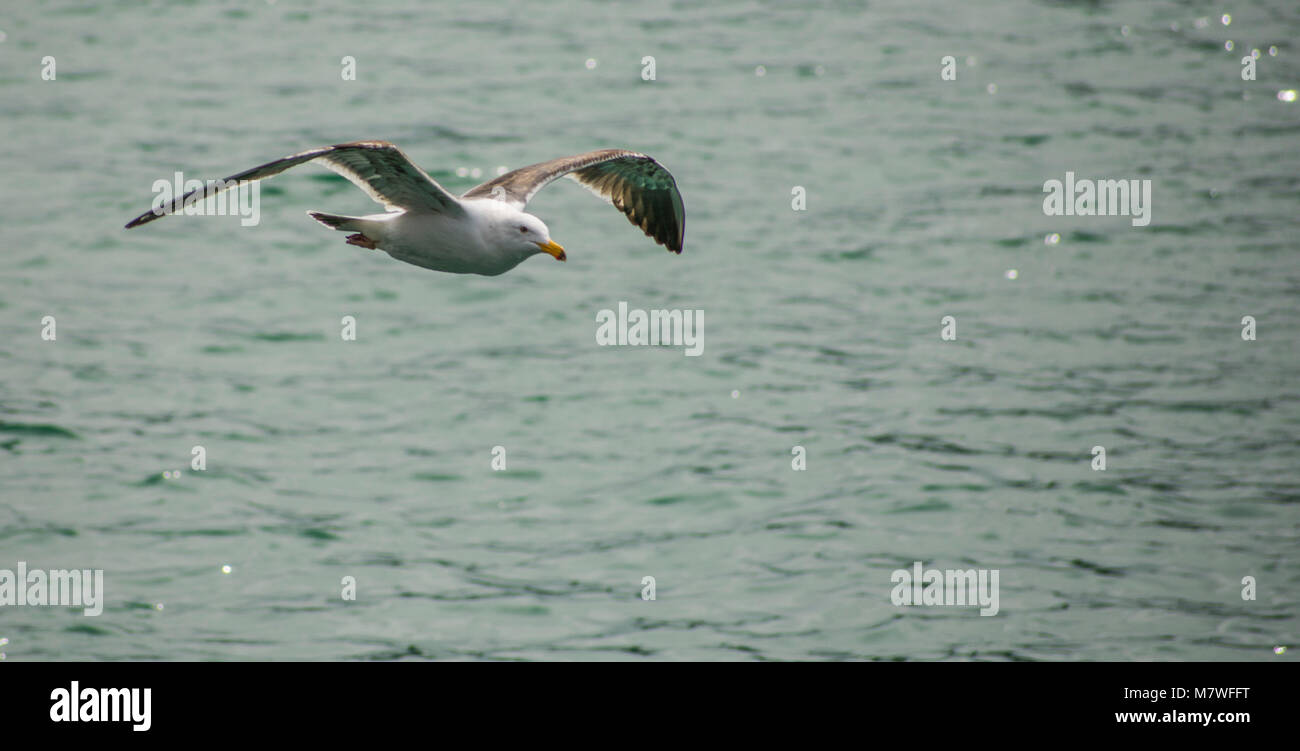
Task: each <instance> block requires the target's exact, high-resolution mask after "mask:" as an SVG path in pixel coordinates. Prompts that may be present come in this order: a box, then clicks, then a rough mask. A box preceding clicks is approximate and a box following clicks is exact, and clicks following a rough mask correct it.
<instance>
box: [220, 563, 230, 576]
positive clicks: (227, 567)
mask: <svg viewBox="0 0 1300 751" xmlns="http://www.w3.org/2000/svg"><path fill="white" fill-rule="evenodd" d="M230 570H231V569H230V564H229V563H227V564H226V565H224V566H222V567H221V573H223V574H229V573H230Z"/></svg>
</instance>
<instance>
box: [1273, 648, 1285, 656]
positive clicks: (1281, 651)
mask: <svg viewBox="0 0 1300 751" xmlns="http://www.w3.org/2000/svg"><path fill="white" fill-rule="evenodd" d="M1273 654H1275V655H1284V654H1286V647H1273Z"/></svg>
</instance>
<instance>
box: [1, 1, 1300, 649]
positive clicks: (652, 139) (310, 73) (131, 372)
mask: <svg viewBox="0 0 1300 751" xmlns="http://www.w3.org/2000/svg"><path fill="white" fill-rule="evenodd" d="M363 6H364V7H365V10H364V11H361V10H358V9H357V8H358V6H355V5H353V4H340V5H337V6H335V5H333V4H326V3H312V2H291V1H289V0H278V1H277V2H275V3H274V4H266V3H256V2H249V3H238V4H237V3H209V2H194V3H188V4H187V3H166V4H163V3H156V4H146V5H137V4H135V3H116V4H107V5H105V4H100V3H87V4H72V3H55V4H51V5H48V6H47V5H41V6H37V5H36V4H22V5H16V6H15V7H13V8H10V9H7V10H6V11H5V12H4V13H2V14H0V30H2V31H3V41H2V42H0V121H2V122H3V128H4V133H5V136H6V137H5V138H4V139H3V140H2V141H0V150H3V152H4V159H3V164H4V165H5V170H4V175H3V176H2V177H0V199H2V200H0V569H13V568H14V567H15V566H16V564H17V562H18V561H24V562H26V564H27V565H28V567H30V568H46V569H57V568H102V569H103V570H104V572H105V575H104V576H105V587H106V594H105V604H104V612H103V614H102V615H100V616H98V617H86V616H83V615H82V614H81V609H80V608H73V607H19V606H6V607H2V608H0V637H2V638H5V639H8V642H7V644H4V646H0V652H4V653H5V654H6V656H7V659H10V660H54V659H64V660H68V659H71V660H121V659H163V660H183V659H188V660H194V659H201V660H249V659H260V660H338V659H397V658H404V659H490V660H495V659H562V660H590V659H632V660H644V659H657V660H686V659H706V660H717V659H734V660H754V659H796V660H798V659H898V658H907V659H994V660H1003V659H1017V660H1041V659H1046V660H1080V659H1088V660H1098V659H1102V660H1115V659H1142V660H1185V659H1213V660H1292V659H1294V658H1295V655H1296V654H1300V652H1297V650H1296V649H1295V648H1294V647H1295V644H1296V641H1297V634H1296V629H1297V624H1298V618H1297V616H1298V614H1300V613H1298V608H1297V595H1296V593H1297V592H1298V591H1300V559H1297V555H1296V552H1297V536H1298V533H1300V513H1298V508H1300V507H1298V503H1300V466H1298V465H1300V463H1298V462H1297V458H1298V456H1300V437H1298V435H1300V433H1298V431H1300V410H1298V406H1300V389H1298V388H1297V383H1296V370H1297V364H1298V363H1297V360H1298V358H1297V354H1296V352H1297V346H1296V345H1297V334H1296V332H1297V330H1300V315H1298V314H1297V308H1296V304H1295V300H1296V295H1297V292H1300V264H1297V261H1296V254H1297V251H1298V250H1300V248H1298V241H1297V229H1300V221H1298V220H1297V199H1298V198H1300V157H1298V156H1297V151H1296V145H1297V135H1300V103H1297V102H1286V101H1283V100H1281V99H1279V98H1278V92H1279V91H1285V90H1292V89H1296V88H1298V87H1300V62H1298V61H1300V49H1297V48H1296V45H1295V43H1294V40H1295V39H1296V37H1297V32H1298V31H1300V14H1298V13H1297V10H1296V6H1295V5H1294V3H1292V2H1290V1H1289V0H1268V1H1267V2H1259V3H1251V4H1243V5H1240V6H1237V5H1236V4H1229V5H1228V6H1224V5H1222V4H1207V3H1200V2H1188V3H1150V4H1147V3H1143V4H1108V3H1102V4H1099V3H1070V2H1040V3H1033V2H1013V1H1011V0H997V1H996V2H981V3H972V4H968V3H942V4H941V3H934V4H930V3H917V2H910V1H899V2H872V3H855V2H828V3H814V4H782V3H764V2H743V3H709V4H701V5H696V4H688V3H678V4H657V3H636V4H632V3H617V4H613V3H596V2H591V3H564V4H561V3H548V4H545V5H540V4H523V3H510V4H504V5H491V6H489V5H487V4H470V5H460V4H457V5H451V4H448V5H434V4H428V3H419V2H411V1H409V0H408V1H407V2H397V3H392V2H385V3H374V4H369V3H368V4H363ZM371 6H374V7H371ZM1130 6H1132V7H1130ZM1223 13H1230V14H1231V16H1232V18H1231V23H1230V25H1224V24H1223V22H1222V19H1221V18H1220V16H1221V15H1222V14H1223ZM1198 19H1202V20H1204V24H1200V25H1198V23H1197V22H1198ZM1228 40H1232V41H1233V50H1231V51H1230V50H1227V49H1226V48H1225V47H1226V43H1227V41H1228ZM1272 45H1275V46H1276V47H1277V54H1276V55H1273V54H1270V52H1269V49H1268V48H1269V47H1270V46H1272ZM1253 48H1258V49H1259V50H1260V57H1259V60H1258V63H1257V80H1255V81H1243V80H1242V78H1241V75H1240V72H1241V70H1242V65H1241V62H1240V60H1241V57H1242V56H1243V55H1249V54H1250V50H1251V49H1253ZM949 55H951V56H953V57H954V59H955V61H956V70H957V78H956V80H953V81H945V80H943V79H942V78H941V76H940V72H941V71H940V68H941V66H940V60H941V58H943V57H944V56H949ZM46 56H52V57H53V58H54V59H55V65H56V68H55V71H56V74H55V79H54V80H43V79H42V70H43V67H44V66H43V63H42V58H44V57H46ZM347 56H350V57H352V58H353V59H354V60H355V61H356V74H357V75H356V80H355V81H347V80H343V77H342V75H341V70H342V68H343V65H342V59H343V58H344V57H347ZM646 56H653V57H654V58H655V68H656V70H655V79H654V80H652V81H647V80H643V78H642V70H643V67H644V65H643V62H642V60H643V58H644V57H646ZM589 61H591V62H589ZM760 73H761V74H762V75H760ZM991 84H993V85H995V88H992V89H991V88H990V85H991ZM1284 96H1285V95H1284ZM362 139H385V140H390V141H393V142H395V143H397V144H399V145H400V146H402V147H403V149H404V150H405V151H406V152H407V153H408V154H409V155H410V156H411V157H412V159H414V160H415V161H416V162H417V163H419V164H420V165H421V166H423V167H424V168H425V169H426V170H427V171H428V172H429V174H430V175H431V176H433V177H434V178H435V179H436V180H438V181H440V182H441V183H442V184H444V185H445V186H447V187H448V188H449V189H451V190H453V191H455V192H457V193H459V192H463V191H464V190H467V189H469V188H470V187H472V186H473V185H474V184H476V183H478V182H480V181H481V180H484V179H487V178H488V177H491V176H492V175H495V174H496V169H497V167H498V166H507V167H510V168H514V167H518V166H522V165H525V164H528V163H531V162H536V161H541V160H544V159H549V158H552V157H556V156H561V155H567V154H573V153H578V152H582V151H586V150H589V149H595V148H602V147H625V148H631V149H635V150H638V151H643V152H645V153H648V154H651V155H653V156H654V157H656V158H657V159H659V160H660V161H661V162H663V163H664V164H665V165H666V166H667V167H668V168H669V169H670V170H672V172H673V174H674V175H675V176H676V179H677V182H678V184H679V186H680V187H681V190H682V193H683V196H684V199H685V205H686V212H687V227H686V249H685V252H684V253H683V254H682V255H681V256H680V257H677V256H672V255H671V254H668V253H666V252H664V251H663V249H662V248H660V247H658V246H656V245H654V243H653V242H652V241H650V240H649V239H648V238H646V237H644V236H642V235H641V233H640V232H638V231H637V230H636V229H635V228H633V227H631V226H630V225H628V223H627V222H626V220H625V219H624V218H623V217H621V216H620V215H619V213H618V212H617V211H614V210H613V209H610V208H609V207H607V206H604V205H603V204H601V202H600V201H598V200H596V199H595V198H593V197H592V196H591V195H589V194H588V193H587V192H586V191H584V190H583V189H582V188H580V187H579V186H577V185H575V184H572V183H570V182H569V181H561V182H559V183H556V184H555V185H554V186H552V187H549V188H547V189H546V190H544V191H543V192H542V193H540V194H539V195H538V197H537V198H536V199H535V200H534V201H533V202H532V203H531V204H530V206H529V210H530V211H532V212H533V213H536V214H537V215H538V216H540V217H542V218H543V219H544V220H545V221H546V222H547V224H548V225H549V227H550V229H551V232H552V234H553V236H554V237H555V239H557V240H558V241H559V242H561V243H562V244H563V245H564V246H565V247H566V249H567V251H568V262H567V263H565V264H559V263H555V262H554V261H552V260H551V259H550V258H548V257H546V256H538V257H536V258H533V259H530V260H528V261H526V262H525V263H524V264H522V265H521V266H520V267H518V268H516V269H515V270H514V271H511V272H510V273H508V274H506V275H504V276H501V277H496V278H481V277H471V276H456V275H445V274H437V273H433V272H429V271H425V270H423V269H419V268H416V267H414V266H409V265H406V264H401V263H399V262H396V261H394V260H392V259H389V258H387V257H386V256H384V255H382V254H380V253H374V252H372V251H365V250H362V249H359V248H356V247H351V246H347V245H345V244H344V243H343V235H341V234H339V233H336V232H332V231H330V230H328V229H326V228H324V227H322V226H320V225H318V224H316V223H315V222H313V221H311V220H310V219H309V218H308V217H306V216H305V215H304V211H306V210H308V209H315V210H323V211H329V212H335V213H341V214H348V213H368V212H372V211H377V210H378V208H377V207H376V206H375V205H374V204H372V203H371V202H370V201H369V200H368V199H367V198H366V197H365V196H364V195H363V194H362V193H360V192H359V191H357V190H355V189H354V188H352V187H351V186H350V185H349V184H348V183H346V182H344V181H343V180H342V179H340V178H337V177H335V176H334V175H333V174H332V173H329V172H327V171H325V170H323V169H319V168H317V167H314V166H306V167H302V168H299V169H297V170H294V171H291V172H289V173H286V174H285V175H282V176H280V177H278V178H276V179H274V180H272V181H270V182H267V183H264V184H263V186H262V188H263V189H262V194H261V216H260V220H261V221H260V224H258V225H257V226H255V227H241V226H240V222H239V220H238V219H237V218H234V217H184V216H180V217H171V218H167V219H165V220H163V221H160V222H157V223H154V224H151V225H149V226H147V227H142V228H140V229H136V230H131V231H129V232H128V231H126V230H124V229H123V228H122V225H123V224H124V223H125V222H126V221H127V220H128V219H130V218H131V217H133V216H135V215H136V214H138V213H140V212H141V211H144V210H146V209H148V208H149V205H150V201H151V199H152V195H153V194H152V193H151V186H152V184H153V182H154V181H155V180H158V179H168V180H170V179H171V178H172V175H173V173H174V172H175V171H177V170H180V171H183V172H184V173H185V176H186V177H190V178H199V179H203V178H218V177H223V176H225V175H229V174H232V173H234V172H236V171H239V170H242V169H245V168H248V167H251V166H253V165H255V164H259V163H261V162H264V161H268V160H270V159H274V158H276V157H279V156H283V155H285V154H290V153H293V152H297V151H300V150H303V149H306V148H310V147H314V146H320V145H324V144H329V143H337V142H343V141H352V140H362ZM475 169H477V170H479V174H480V178H479V179H478V180H476V179H473V178H472V177H471V176H470V175H472V174H473V170H475ZM458 170H460V171H461V173H460V174H458ZM1067 171H1072V172H1075V173H1076V174H1077V175H1079V176H1080V177H1087V178H1095V179H1149V180H1151V181H1152V195H1153V199H1152V201H1153V204H1152V209H1151V222H1150V224H1149V225H1148V226H1145V227H1134V226H1132V224H1131V222H1130V220H1129V218H1128V217H1081V216H1073V217H1064V216H1062V217H1058V216H1047V215H1045V214H1044V212H1043V208H1042V202H1043V195H1044V194H1043V190H1042V189H1043V184H1044V182H1045V181H1047V180H1051V179H1063V178H1064V175H1065V173H1066V172H1067ZM796 187H800V188H803V190H804V193H805V194H806V210H804V211H796V210H794V209H793V208H792V201H793V200H794V198H793V195H792V192H793V191H794V189H795V188H796ZM1052 235H1056V236H1058V237H1059V241H1057V242H1050V241H1049V240H1048V239H1047V238H1050V237H1051V236H1052ZM1013 269H1014V270H1015V273H1014V274H1011V273H1009V272H1010V271H1011V270H1013ZM1010 277H1014V278H1010ZM620 301H626V302H627V303H628V305H629V307H632V308H642V309H690V310H703V311H704V313H705V328H704V350H703V354H702V355H701V356H699V357H686V356H683V352H682V348H681V347H630V346H624V347H618V346H615V347H602V346H597V344H596V339H595V333H596V322H595V317H596V314H597V312H598V311H600V310H602V309H613V308H616V307H617V305H618V303H619V302H620ZM949 315H950V316H953V317H954V319H955V320H956V322H957V339H956V340H955V341H944V340H942V339H941V337H940V321H941V319H942V318H943V317H944V316H949ZM46 316H52V317H54V319H55V320H56V325H57V328H56V331H57V335H56V339H55V340H54V341H46V340H44V339H43V338H42V336H41V332H42V319H43V318H44V317H46ZM344 316H353V317H354V318H355V319H356V322H357V338H356V340H355V341H345V340H343V338H342V337H341V335H340V328H341V327H340V324H341V320H342V318H343V317H344ZM1244 316H1252V317H1253V318H1254V319H1255V320H1256V325H1257V331H1256V339H1255V340H1254V341H1245V340H1243V338H1242V324H1241V320H1242V318H1243V317H1244ZM1098 445H1100V446H1103V447H1105V449H1106V451H1107V464H1106V469H1105V470H1104V471H1097V470H1094V469H1092V466H1091V462H1092V460H1093V456H1092V453H1091V449H1092V447H1093V446H1098ZM194 446H202V447H204V449H205V451H206V462H207V465H206V466H207V468H206V470H203V471H195V470H192V469H191V467H190V461H191V449H192V447H194ZM497 446H500V447H502V448H504V449H505V452H506V469H505V470H504V471H494V470H493V468H492V460H493V449H494V447H497ZM795 446H801V447H803V448H804V450H805V451H806V467H807V468H806V470H803V471H796V470H795V469H793V468H792V461H793V459H794V457H793V456H792V450H793V448H794V447H795ZM174 471H180V475H179V477H164V475H163V473H164V472H168V473H170V472H174ZM915 561H922V562H924V564H925V566H926V567H933V568H939V569H990V570H997V571H999V572H1000V610H999V612H998V614H997V615H996V616H992V617H981V616H979V615H978V613H977V612H976V611H975V610H974V609H972V608H969V607H965V608H963V607H928V608H927V607H896V606H895V605H894V604H893V603H892V602H891V597H890V595H891V589H892V586H893V585H892V584H891V580H890V577H891V572H892V571H894V570H895V569H910V568H911V566H912V564H913V562H915ZM223 566H229V567H230V571H229V573H225V572H223ZM647 576H652V577H654V579H655V582H656V597H655V599H654V600H651V601H647V600H643V599H642V580H643V577H647ZM1247 576H1251V577H1254V578H1255V581H1256V588H1257V590H1256V593H1255V597H1254V599H1243V597H1242V590H1243V585H1242V579H1243V577H1247ZM344 577H353V578H354V579H355V581H356V599H355V600H346V599H344V598H343V597H342V596H341V583H342V581H343V580H344ZM1286 645H1291V646H1292V647H1293V648H1292V649H1291V651H1290V652H1288V653H1284V654H1281V655H1278V654H1275V652H1274V648H1275V647H1278V646H1286Z"/></svg>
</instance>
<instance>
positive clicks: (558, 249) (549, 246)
mask: <svg viewBox="0 0 1300 751" xmlns="http://www.w3.org/2000/svg"><path fill="white" fill-rule="evenodd" d="M537 247H539V248H541V249H542V250H544V251H546V252H547V253H550V254H551V257H552V258H554V259H555V260H557V261H563V260H564V258H565V256H564V246H562V245H560V244H559V243H557V242H555V241H554V240H547V241H546V244H545V245H543V244H541V243H537Z"/></svg>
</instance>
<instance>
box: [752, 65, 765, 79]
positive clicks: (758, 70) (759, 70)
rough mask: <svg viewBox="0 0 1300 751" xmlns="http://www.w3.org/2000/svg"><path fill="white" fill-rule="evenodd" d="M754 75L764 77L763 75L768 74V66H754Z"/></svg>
mask: <svg viewBox="0 0 1300 751" xmlns="http://www.w3.org/2000/svg"><path fill="white" fill-rule="evenodd" d="M754 75H756V76H758V77H759V78H762V77H763V76H765V75H767V67H766V66H763V65H760V66H758V67H756V68H754Z"/></svg>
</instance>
